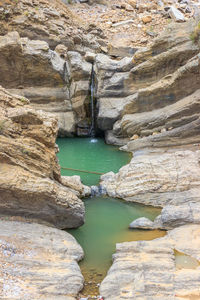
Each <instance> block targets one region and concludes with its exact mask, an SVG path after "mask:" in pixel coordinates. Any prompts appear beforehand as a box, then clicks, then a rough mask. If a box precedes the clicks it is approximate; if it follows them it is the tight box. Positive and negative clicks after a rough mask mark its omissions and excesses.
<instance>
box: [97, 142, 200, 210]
mask: <svg viewBox="0 0 200 300" xmlns="http://www.w3.org/2000/svg"><path fill="white" fill-rule="evenodd" d="M199 155H200V151H199V146H198V145H196V146H194V145H190V146H189V145H188V146H187V147H185V148H182V149H179V148H171V149H169V148H160V149H159V148H157V149H155V150H150V149H147V150H139V151H136V152H134V154H133V158H132V160H131V162H130V163H129V164H128V165H126V166H124V167H122V168H121V169H120V170H119V172H118V173H117V174H114V173H113V172H111V173H107V174H104V175H102V177H101V183H100V185H101V187H102V189H103V190H106V191H107V194H108V195H109V196H111V197H118V198H123V199H125V200H126V201H131V202H139V203H142V204H146V205H153V206H160V207H164V206H166V205H172V206H173V205H179V206H180V207H181V206H182V205H183V204H186V203H190V202H194V203H198V202H199V191H200V181H199V173H200V166H199Z"/></svg>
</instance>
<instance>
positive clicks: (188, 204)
mask: <svg viewBox="0 0 200 300" xmlns="http://www.w3.org/2000/svg"><path fill="white" fill-rule="evenodd" d="M63 2H65V1H63ZM63 2H62V1H60V0H54V1H47V0H31V1H27V0H22V1H10V0H6V1H0V70H1V72H0V85H1V87H0V200H1V201H0V216H1V218H0V223H1V233H0V235H1V245H0V260H1V262H2V267H1V270H0V272H1V274H2V276H1V286H0V297H1V298H2V299H69V300H72V299H77V297H79V296H78V295H79V292H80V291H81V290H82V288H83V286H84V278H83V276H82V274H81V270H80V268H79V266H78V261H80V260H81V259H83V256H84V254H83V250H82V248H81V246H80V245H78V243H77V242H76V240H75V239H74V238H73V237H72V236H71V235H70V234H69V233H67V232H65V231H63V230H61V229H70V228H77V227H79V226H81V225H83V223H84V221H85V207H84V202H83V201H82V199H83V198H85V197H86V196H90V194H91V188H90V187H87V186H85V185H84V184H82V183H81V181H80V179H79V178H78V177H68V176H61V168H60V165H59V162H58V159H57V156H56V154H57V152H58V146H57V145H56V138H57V136H59V137H63V138H68V137H77V136H78V137H85V136H89V135H90V129H91V124H92V119H91V103H90V100H91V93H94V94H93V96H94V103H93V104H94V110H93V113H94V117H95V124H94V125H95V131H96V133H97V134H98V135H100V136H104V137H105V141H106V143H107V144H112V145H117V146H119V147H121V148H120V149H121V150H122V151H127V152H130V153H132V159H131V161H130V162H129V164H127V165H125V166H123V167H122V168H121V169H120V170H119V171H118V172H116V173H114V172H108V173H106V174H103V175H102V176H101V180H100V184H99V187H100V188H99V189H100V190H101V191H103V193H104V194H105V195H107V196H109V197H115V198H119V199H123V201H127V202H134V203H135V202H137V203H141V204H144V205H152V206H154V207H160V208H162V211H161V213H160V215H159V216H157V217H156V219H155V220H154V221H150V220H148V219H145V218H140V219H137V220H135V221H134V222H132V223H131V225H130V227H131V228H135V229H138V230H142V229H145V230H151V229H161V230H165V231H166V236H164V237H161V238H158V239H155V240H152V241H134V242H125V243H118V244H117V245H116V253H115V254H113V265H112V266H111V268H110V269H109V271H108V273H107V275H106V277H105V278H104V280H103V281H102V283H101V285H100V294H101V295H102V297H103V299H105V300H112V299H113V300H114V299H115V300H117V299H138V300H144V299H147V300H153V299H158V300H161V299H162V300H165V299H166V300H168V299H170V300H171V299H175V300H181V299H188V300H193V299H195V300H196V299H200V289H199V281H200V267H199V260H200V250H199V244H200V238H199V231H200V202H199V191H200V182H199V173H200V165H199V159H200V151H199V145H200V135H199V129H200V120H199V116H200V105H199V101H200V90H199V84H200V76H199V73H200V50H199V49H200V48H199V37H200V29H199V28H200V27H199V16H198V3H197V2H198V1H197V2H196V1H188V3H186V4H187V5H186V6H184V5H183V4H185V3H182V2H184V1H175V2H176V4H175V6H176V9H178V10H179V11H180V12H181V11H182V13H183V14H184V18H185V19H184V20H183V22H180V20H177V19H176V18H175V17H172V12H174V8H172V7H171V5H172V4H171V3H168V2H170V1H163V2H164V3H163V5H162V3H161V5H158V3H157V2H156V1H152V5H153V3H154V2H155V3H154V5H153V6H152V7H149V6H148V5H147V4H148V3H146V1H143V3H142V1H133V0H132V1H127V2H126V3H125V4H124V3H121V1H120V3H117V4H116V3H112V5H114V6H112V7H111V6H110V4H105V3H94V4H92V3H90V5H91V6H89V5H88V4H81V3H78V4H77V5H76V4H69V3H67V4H65V3H63ZM158 2H159V1H158ZM161 2H162V1H161ZM186 2H187V1H186ZM190 2H191V3H190ZM134 3H135V4H134ZM116 5H118V6H116ZM128 5H130V6H131V7H132V9H131V8H130V7H129V6H128ZM141 5H143V6H142V7H141ZM181 5H182V6H181ZM158 6H159V7H158ZM162 6H163V8H162ZM106 7H107V10H108V12H107V13H108V16H109V17H110V18H111V15H110V14H111V13H112V10H114V11H115V10H116V14H117V12H118V11H119V10H120V11H121V14H122V15H123V16H124V19H123V18H122V19H120V20H118V21H119V22H124V21H127V17H129V16H130V14H132V13H138V15H140V14H141V15H140V18H139V19H138V20H140V21H138V22H140V23H138V24H137V26H138V25H140V24H142V25H141V27H140V26H139V27H137V30H136V33H135V34H138V35H140V34H142V35H141V39H138V43H137V40H134V41H132V40H131V39H130V35H129V34H130V33H131V34H134V33H133V32H134V30H133V28H132V27H130V28H129V27H124V28H123V30H124V32H125V31H126V28H127V30H128V31H127V35H125V39H126V42H124V40H123V38H122V37H121V36H120V35H119V32H120V26H122V27H123V24H122V25H116V24H117V23H116V20H113V19H112V22H111V23H112V24H107V23H106V22H108V21H106V22H105V23H102V21H101V22H100V23H98V22H99V18H96V20H94V19H93V22H95V24H94V23H92V22H91V21H90V22H89V21H88V22H86V21H84V20H82V19H81V15H80V12H81V11H83V10H86V11H87V13H88V12H89V11H90V10H94V9H97V10H98V9H99V11H100V12H101V9H105V11H106ZM113 7H114V8H113ZM160 7H161V8H160ZM166 7H169V9H168V8H166ZM194 7H195V9H194ZM170 9H171V10H170ZM168 11H171V13H168ZM164 12H166V13H164ZM192 12H193V13H192ZM113 13H114V12H113ZM147 15H148V16H149V15H150V16H151V18H152V21H150V22H155V25H154V26H156V27H155V31H156V34H151V35H149V33H148V32H149V28H148V26H147V25H146V21H145V20H147V19H144V17H146V16H147ZM89 18H93V17H91V15H88V20H89ZM169 18H172V19H173V21H171V19H170V22H168V19H169ZM83 19H84V18H83ZM105 19H106V18H105ZM148 19H149V20H150V17H149V18H148ZM106 20H107V19H106ZM134 20H136V17H135V19H134ZM133 22H136V21H133ZM133 22H130V24H132V23H133ZM148 22H149V21H148ZM148 22H147V23H148ZM156 22H158V23H156ZM159 22H160V24H161V25H160V26H161V28H162V29H164V30H163V31H162V32H159ZM152 24H154V23H152ZM107 25H109V26H107ZM118 26H119V27H118ZM125 26H129V25H127V23H126V24H125ZM130 26H132V25H130ZM145 26H146V27H145ZM113 27H114V28H119V29H114V31H113ZM144 27H145V30H144ZM115 30H117V31H115ZM129 30H130V32H129ZM140 30H141V32H142V33H141V32H140ZM132 31H133V32H132ZM152 31H153V30H152V28H151V32H152ZM160 31H161V30H160ZM116 33H117V34H118V35H119V36H117V35H116ZM124 34H125V33H124ZM144 36H146V41H145V42H144V41H143V42H142V39H144ZM81 198H82V199H81ZM128 226H129V224H128V223H127V228H128ZM176 251H179V252H181V253H183V254H185V255H187V256H188V257H189V258H190V259H195V260H197V262H198V263H197V266H196V267H195V268H192V267H191V268H181V269H178V267H177V264H176ZM30 269H31V271H30ZM95 297H97V296H95Z"/></svg>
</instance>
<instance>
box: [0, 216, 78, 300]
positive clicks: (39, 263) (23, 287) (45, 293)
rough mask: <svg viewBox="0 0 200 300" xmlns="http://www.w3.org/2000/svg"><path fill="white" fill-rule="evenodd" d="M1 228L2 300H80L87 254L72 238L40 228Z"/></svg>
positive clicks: (18, 224)
mask: <svg viewBox="0 0 200 300" xmlns="http://www.w3.org/2000/svg"><path fill="white" fill-rule="evenodd" d="M0 224H1V225H0V226H1V233H0V239H1V246H0V262H1V269H0V274H1V280H2V285H1V287H0V297H1V298H2V299H6V298H9V299H69V300H75V299H77V298H76V296H77V294H78V292H79V291H80V290H81V289H82V287H83V276H82V274H81V271H80V268H79V266H78V263H77V262H78V261H79V260H80V259H82V258H83V250H82V248H81V247H80V246H79V245H78V243H77V242H76V240H75V239H74V238H73V237H72V236H71V235H70V234H68V233H67V232H64V231H61V230H58V229H55V228H51V227H47V226H44V225H39V224H30V223H25V222H16V221H3V220H1V221H0Z"/></svg>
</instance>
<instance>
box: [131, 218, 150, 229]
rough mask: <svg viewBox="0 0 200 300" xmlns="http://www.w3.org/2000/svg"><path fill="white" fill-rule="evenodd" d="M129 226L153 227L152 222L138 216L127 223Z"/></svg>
mask: <svg viewBox="0 0 200 300" xmlns="http://www.w3.org/2000/svg"><path fill="white" fill-rule="evenodd" d="M129 228H138V229H139V228H141V229H151V228H153V222H152V221H150V220H149V219H147V218H144V217H142V218H139V219H136V220H135V221H133V222H131V223H130V224H129Z"/></svg>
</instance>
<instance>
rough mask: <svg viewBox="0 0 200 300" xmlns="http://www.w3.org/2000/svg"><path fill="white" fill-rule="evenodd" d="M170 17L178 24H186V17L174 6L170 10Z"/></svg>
mask: <svg viewBox="0 0 200 300" xmlns="http://www.w3.org/2000/svg"><path fill="white" fill-rule="evenodd" d="M169 15H170V17H171V18H172V19H173V20H174V21H176V22H184V21H185V17H184V15H183V14H182V12H181V11H180V10H178V9H177V8H176V7H174V6H171V7H170V9H169Z"/></svg>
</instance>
